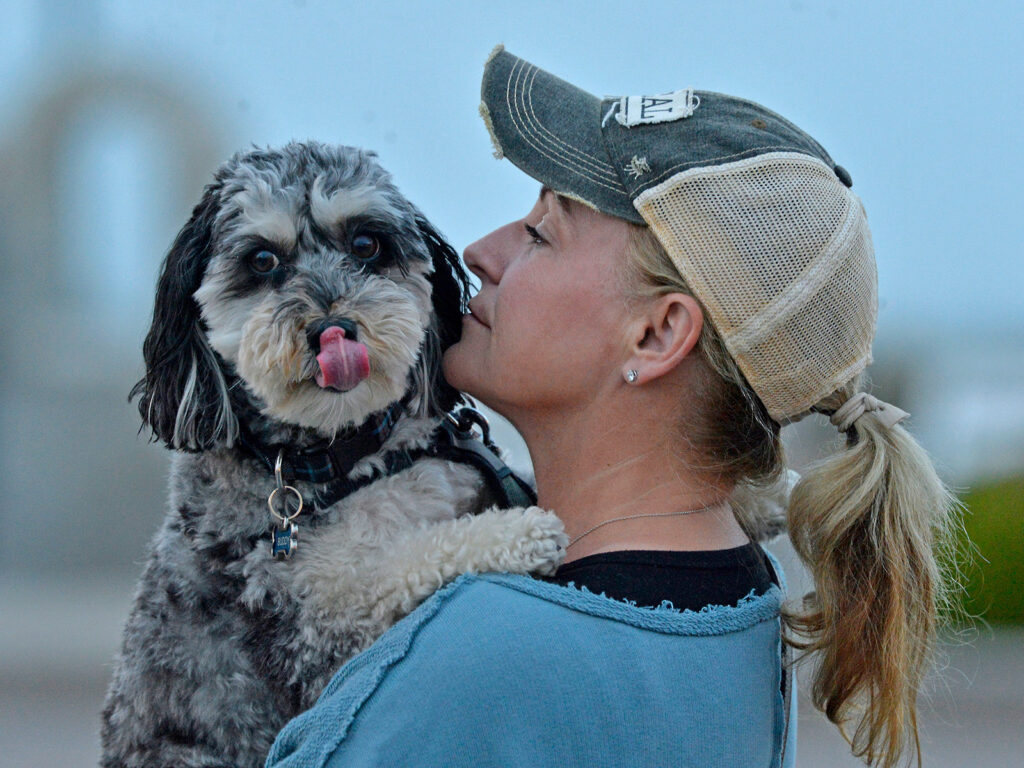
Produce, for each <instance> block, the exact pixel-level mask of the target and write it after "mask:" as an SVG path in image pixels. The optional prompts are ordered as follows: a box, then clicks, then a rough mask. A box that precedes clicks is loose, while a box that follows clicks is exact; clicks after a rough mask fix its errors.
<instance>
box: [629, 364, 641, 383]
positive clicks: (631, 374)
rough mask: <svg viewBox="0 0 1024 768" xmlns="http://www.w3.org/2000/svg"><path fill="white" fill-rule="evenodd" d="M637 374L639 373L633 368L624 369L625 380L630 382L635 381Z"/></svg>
mask: <svg viewBox="0 0 1024 768" xmlns="http://www.w3.org/2000/svg"><path fill="white" fill-rule="evenodd" d="M639 375H640V374H639V373H637V372H636V371H635V370H634V369H633V368H630V369H629V370H628V371H626V381H628V382H629V383H630V384H632V383H633V382H635V381H636V379H637V377H638V376H639Z"/></svg>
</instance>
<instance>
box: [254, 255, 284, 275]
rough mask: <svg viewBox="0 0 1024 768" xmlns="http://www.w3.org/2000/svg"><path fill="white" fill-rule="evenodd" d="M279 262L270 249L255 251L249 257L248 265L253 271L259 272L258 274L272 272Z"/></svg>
mask: <svg viewBox="0 0 1024 768" xmlns="http://www.w3.org/2000/svg"><path fill="white" fill-rule="evenodd" d="M280 263H281V262H280V261H278V259H277V256H275V255H274V254H272V253H271V252H270V251H256V252H255V253H253V254H252V255H251V256H250V257H249V266H250V267H251V268H252V270H253V271H254V272H259V273H260V274H266V273H267V272H273V271H274V270H275V269H277V265H278V264H280Z"/></svg>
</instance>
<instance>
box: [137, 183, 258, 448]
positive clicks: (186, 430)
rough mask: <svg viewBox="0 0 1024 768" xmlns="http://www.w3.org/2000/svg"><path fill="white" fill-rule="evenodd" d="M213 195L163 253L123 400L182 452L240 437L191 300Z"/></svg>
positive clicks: (213, 211) (213, 190)
mask: <svg viewBox="0 0 1024 768" xmlns="http://www.w3.org/2000/svg"><path fill="white" fill-rule="evenodd" d="M219 190H220V184H219V183H214V184H210V185H209V186H207V187H206V190H205V191H204V193H203V198H202V200H200V202H199V204H198V205H197V206H196V207H195V208H194V209H193V211H192V218H191V219H189V222H188V223H187V224H186V225H185V226H184V227H183V228H182V230H181V231H180V232H179V233H178V236H177V237H176V238H175V240H174V244H173V245H172V246H171V250H170V251H169V252H168V253H167V258H166V259H165V260H164V264H163V267H162V268H161V271H160V279H159V281H158V282H157V288H156V305H155V307H154V308H153V324H152V326H151V327H150V329H149V333H148V334H147V335H146V341H145V342H144V343H143V346H142V354H143V358H144V359H145V362H146V375H145V376H144V377H143V378H142V379H140V380H139V381H138V382H137V383H136V384H135V386H134V387H132V391H131V394H130V395H129V399H134V398H135V397H139V398H140V399H139V413H140V414H141V416H142V421H143V426H149V428H150V429H151V430H152V431H153V439H154V440H158V441H163V442H164V443H165V444H166V445H167V447H168V448H174V449H178V450H184V451H202V450H206V449H208V448H210V447H212V446H213V445H215V444H217V443H226V444H227V445H231V444H233V442H234V440H235V438H236V437H237V435H238V420H237V419H236V418H235V414H234V412H233V411H232V409H231V402H230V398H229V396H228V385H227V380H226V378H225V374H224V371H223V369H222V367H221V363H220V359H219V357H218V356H217V354H216V353H215V352H214V351H213V349H212V348H211V347H210V345H209V343H208V342H207V339H206V332H205V330H204V328H203V322H202V319H201V317H200V314H199V305H198V304H197V303H196V300H195V299H194V298H193V294H194V293H195V292H196V290H198V288H199V285H200V283H201V282H202V280H203V274H204V273H205V271H206V266H207V264H208V263H209V261H210V257H211V253H210V251H211V248H212V241H213V223H214V220H215V218H216V216H217V211H218V208H219V205H218V202H217V201H218V192H219Z"/></svg>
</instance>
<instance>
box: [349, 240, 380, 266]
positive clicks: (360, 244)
mask: <svg viewBox="0 0 1024 768" xmlns="http://www.w3.org/2000/svg"><path fill="white" fill-rule="evenodd" d="M352 255H353V256H355V257H356V258H357V259H359V260H360V261H374V260H375V259H376V258H377V256H378V255H380V241H379V240H378V239H377V238H376V237H374V236H373V235H356V236H355V237H353V238H352Z"/></svg>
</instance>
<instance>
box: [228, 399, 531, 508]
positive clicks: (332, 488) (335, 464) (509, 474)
mask: <svg viewBox="0 0 1024 768" xmlns="http://www.w3.org/2000/svg"><path fill="white" fill-rule="evenodd" d="M403 409H404V403H395V404H394V405H392V406H391V407H390V408H388V409H387V410H385V411H383V412H382V413H380V414H377V415H376V416H375V417H373V418H371V419H369V420H367V422H366V423H364V424H363V425H362V426H361V427H359V428H358V429H356V430H353V431H352V432H350V433H349V434H348V435H343V436H340V437H339V438H336V439H335V440H334V441H333V442H331V443H328V442H326V441H324V442H323V443H317V444H316V445H314V446H310V447H308V448H304V449H301V450H299V449H294V448H288V447H287V446H273V445H266V444H264V443H261V442H260V441H258V440H257V439H256V438H255V437H254V436H253V435H252V434H251V433H250V432H249V431H248V430H245V429H243V430H242V436H241V443H242V445H243V446H244V447H245V448H246V449H247V450H248V451H249V452H250V453H251V454H253V455H254V456H255V457H256V458H258V459H259V460H260V461H261V462H262V463H263V464H265V465H266V467H267V471H268V472H270V474H271V475H273V474H274V464H275V462H276V460H277V455H278V453H279V452H280V451H281V450H283V451H284V458H283V461H282V475H283V476H284V478H285V479H286V480H293V479H295V480H305V481H306V482H310V483H315V484H317V485H321V486H322V488H321V489H320V490H318V491H317V492H316V493H315V494H314V496H313V504H314V505H315V507H316V508H317V509H326V508H327V507H329V506H331V505H332V504H336V503H337V502H339V501H341V500H342V499H343V498H345V497H346V496H348V495H350V494H352V493H354V492H355V491H357V490H359V489H360V488H363V487H364V486H367V485H369V484H370V483H373V482H375V481H377V480H380V479H381V478H383V477H390V476H391V475H394V474H397V473H399V472H401V471H402V470H405V469H408V468H409V467H411V466H412V465H413V464H414V463H415V462H416V461H417V460H418V459H421V458H423V457H431V458H438V459H446V460H448V461H457V462H460V463H462V464H469V465H471V466H473V467H475V468H476V469H477V470H478V471H479V472H480V473H481V474H482V475H483V477H484V482H485V483H486V484H487V488H488V490H489V491H490V492H491V494H492V495H493V496H494V498H495V502H496V503H497V504H498V505H499V506H501V507H527V506H532V505H534V504H536V503H537V495H536V494H535V493H534V491H533V489H532V488H531V487H530V486H529V484H527V483H526V481H525V480H523V479H522V478H520V477H519V476H518V475H516V474H515V473H514V472H513V471H512V470H511V468H509V466H508V465H507V464H505V462H503V461H502V460H501V456H500V455H499V453H498V448H497V446H496V445H495V444H494V443H493V442H491V439H490V431H489V429H488V426H487V421H486V420H485V419H484V418H483V416H481V415H480V414H479V413H477V411H475V410H473V409H472V408H460V409H458V410H457V411H455V412H454V413H453V414H449V415H448V416H446V417H445V418H444V421H443V422H442V423H441V426H439V427H438V428H437V430H436V431H435V432H434V434H433V436H432V437H431V440H430V443H429V445H427V446H426V447H425V448H417V449H413V450H400V451H390V452H388V453H386V454H384V456H383V457H382V460H383V461H382V463H383V467H382V468H381V469H377V470H375V471H374V472H372V473H370V474H369V475H366V476H364V477H360V478H356V479H349V478H348V477H347V475H348V473H349V472H351V471H352V467H353V466H355V464H356V462H357V461H359V460H360V459H362V458H365V457H366V456H369V455H372V454H374V453H376V452H377V451H379V450H380V447H381V445H382V444H383V442H384V441H385V440H387V438H388V436H389V435H390V434H391V430H392V428H393V427H394V424H395V422H396V421H397V420H398V416H399V415H400V414H401V412H402V410H403ZM474 424H476V425H478V426H479V427H480V428H481V433H482V434H481V436H479V437H478V436H477V434H476V433H475V432H474V431H473V425H474Z"/></svg>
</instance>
